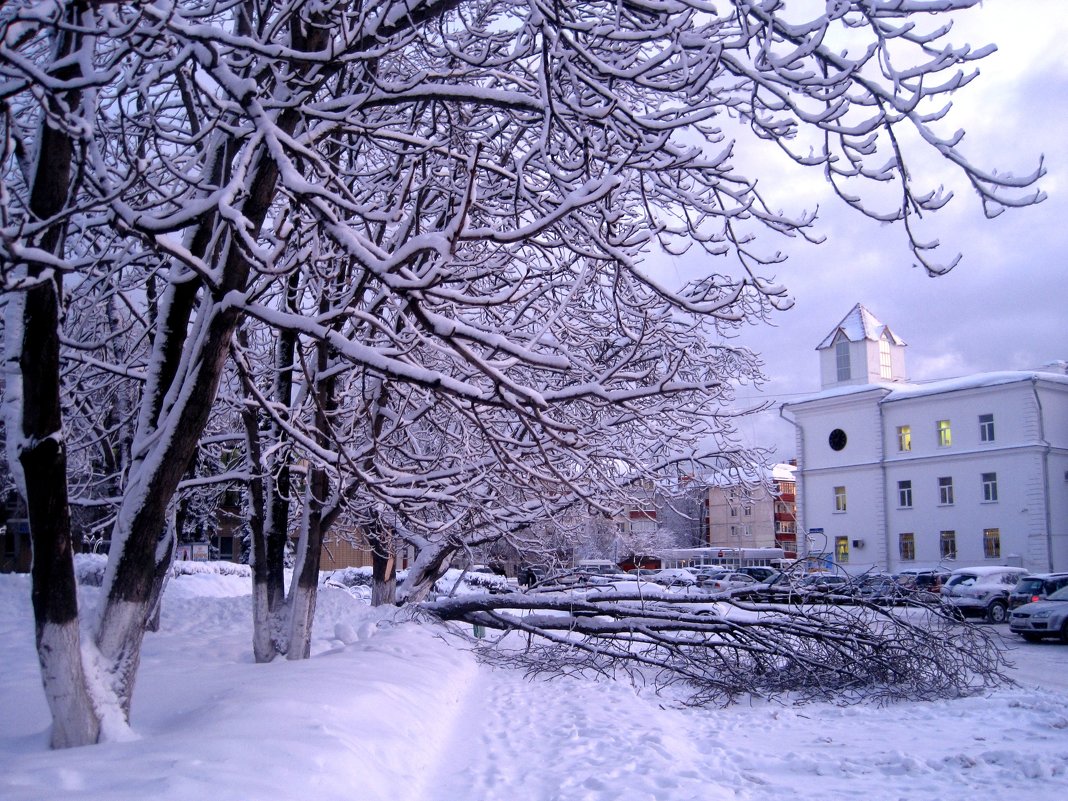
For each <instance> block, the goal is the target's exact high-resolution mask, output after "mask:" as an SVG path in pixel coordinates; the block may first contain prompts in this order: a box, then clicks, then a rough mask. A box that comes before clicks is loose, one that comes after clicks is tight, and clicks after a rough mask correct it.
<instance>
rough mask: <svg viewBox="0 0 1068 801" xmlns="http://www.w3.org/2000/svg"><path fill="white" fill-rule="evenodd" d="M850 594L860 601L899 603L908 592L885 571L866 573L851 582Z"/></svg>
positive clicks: (884, 603) (883, 603) (882, 603)
mask: <svg viewBox="0 0 1068 801" xmlns="http://www.w3.org/2000/svg"><path fill="white" fill-rule="evenodd" d="M851 589H852V595H853V596H854V597H855V598H857V599H859V600H862V601H867V602H868V603H873V604H880V605H892V604H899V603H901V602H903V601H904V600H905V598H906V597H908V595H909V594H910V593H909V591H908V590H906V589H905V588H904V587H902V586H901V584H899V583H898V582H897V580H896V579H895V578H894V577H893V576H891V575H888V574H886V573H868V574H865V575H863V576H860V577H859V578H857V579H856V581H854V582H853V583H852V586H851Z"/></svg>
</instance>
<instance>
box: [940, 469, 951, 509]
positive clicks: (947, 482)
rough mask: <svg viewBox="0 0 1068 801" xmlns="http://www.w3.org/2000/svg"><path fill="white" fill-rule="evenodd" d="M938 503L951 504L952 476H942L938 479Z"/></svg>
mask: <svg viewBox="0 0 1068 801" xmlns="http://www.w3.org/2000/svg"><path fill="white" fill-rule="evenodd" d="M938 503H939V504H941V505H942V506H952V505H953V477H952V476H942V477H941V478H940V479H938Z"/></svg>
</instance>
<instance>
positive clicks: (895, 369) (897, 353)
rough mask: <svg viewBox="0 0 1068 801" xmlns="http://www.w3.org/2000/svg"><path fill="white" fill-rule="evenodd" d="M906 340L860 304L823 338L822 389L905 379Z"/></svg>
mask: <svg viewBox="0 0 1068 801" xmlns="http://www.w3.org/2000/svg"><path fill="white" fill-rule="evenodd" d="M905 347H906V346H905V340H903V339H902V338H901V337H899V336H898V335H897V334H895V333H894V332H893V331H891V330H890V326H888V325H884V324H883V323H882V322H881V321H880V320H879V318H878V317H876V316H875V315H874V314H872V313H871V312H870V311H868V309H866V308H865V307H864V306H862V305H861V304H859V303H858V304H857V305H856V306H854V307H853V308H852V309H850V310H849V314H847V315H846V316H845V317H843V318H842V321H841V322H840V323H838V325H836V326H835V327H834V329H833V330H832V331H831V332H830V333H829V334H828V335H827V336H826V337H824V339H823V341H822V342H821V343H820V344H819V345H818V346H817V347H816V350H817V352H819V354H820V378H821V381H820V383H821V385H822V387H823V389H830V388H831V387H840V386H847V385H850V384H884V383H888V382H889V383H892V382H898V381H904V380H905Z"/></svg>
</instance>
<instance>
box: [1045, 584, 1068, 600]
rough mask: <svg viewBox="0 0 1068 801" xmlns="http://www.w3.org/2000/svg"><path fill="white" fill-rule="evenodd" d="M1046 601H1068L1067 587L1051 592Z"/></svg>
mask: <svg viewBox="0 0 1068 801" xmlns="http://www.w3.org/2000/svg"><path fill="white" fill-rule="evenodd" d="M1046 600H1048V601H1068V587H1061V588H1060V589H1059V590H1057V591H1056V592H1051V593H1050V594H1049V597H1048V598H1047V599H1046Z"/></svg>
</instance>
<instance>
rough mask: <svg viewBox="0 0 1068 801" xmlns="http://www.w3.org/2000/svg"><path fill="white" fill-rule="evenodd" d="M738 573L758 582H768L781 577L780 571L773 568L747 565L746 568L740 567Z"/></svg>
mask: <svg viewBox="0 0 1068 801" xmlns="http://www.w3.org/2000/svg"><path fill="white" fill-rule="evenodd" d="M737 572H739V573H745V575H747V576H752V577H753V578H755V579H756V580H757V581H768V580H769V579H771V578H774V577H775V576H777V575H779V571H778V570H776V569H775V568H773V567H765V566H764V565H746V566H745V567H739V568H738V571H737Z"/></svg>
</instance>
